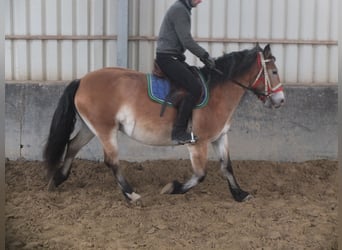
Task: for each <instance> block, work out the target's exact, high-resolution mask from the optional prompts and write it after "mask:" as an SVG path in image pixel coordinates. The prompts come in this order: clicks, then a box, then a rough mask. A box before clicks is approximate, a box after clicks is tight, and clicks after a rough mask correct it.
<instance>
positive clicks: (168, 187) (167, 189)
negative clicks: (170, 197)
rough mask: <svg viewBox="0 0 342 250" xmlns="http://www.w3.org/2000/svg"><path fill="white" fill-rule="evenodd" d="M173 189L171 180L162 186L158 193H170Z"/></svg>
mask: <svg viewBox="0 0 342 250" xmlns="http://www.w3.org/2000/svg"><path fill="white" fill-rule="evenodd" d="M173 189H174V186H173V182H170V183H168V184H166V185H165V186H164V187H163V188H162V190H161V191H160V194H172V192H173Z"/></svg>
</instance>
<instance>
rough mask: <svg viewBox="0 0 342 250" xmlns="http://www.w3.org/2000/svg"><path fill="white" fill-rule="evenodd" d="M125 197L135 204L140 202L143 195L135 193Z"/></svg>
mask: <svg viewBox="0 0 342 250" xmlns="http://www.w3.org/2000/svg"><path fill="white" fill-rule="evenodd" d="M125 195H126V197H127V198H128V200H129V201H130V202H131V203H134V202H136V201H138V200H140V198H141V195H139V194H137V193H135V192H132V193H131V194H128V193H126V194H125Z"/></svg>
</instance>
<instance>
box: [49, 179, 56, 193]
mask: <svg viewBox="0 0 342 250" xmlns="http://www.w3.org/2000/svg"><path fill="white" fill-rule="evenodd" d="M56 189H57V187H56V185H55V181H54V179H53V177H52V178H51V179H50V181H49V183H48V187H47V190H48V191H49V192H53V191H56Z"/></svg>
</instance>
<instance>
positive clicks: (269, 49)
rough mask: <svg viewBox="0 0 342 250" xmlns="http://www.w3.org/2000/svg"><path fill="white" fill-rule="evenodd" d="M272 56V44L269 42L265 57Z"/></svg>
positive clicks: (265, 49)
mask: <svg viewBox="0 0 342 250" xmlns="http://www.w3.org/2000/svg"><path fill="white" fill-rule="evenodd" d="M271 56H272V52H271V46H270V44H267V45H266V46H265V48H264V57H265V58H270V57H271Z"/></svg>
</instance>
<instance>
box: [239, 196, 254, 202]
mask: <svg viewBox="0 0 342 250" xmlns="http://www.w3.org/2000/svg"><path fill="white" fill-rule="evenodd" d="M253 198H254V197H253V195H251V194H249V195H247V196H246V197H245V198H244V199H243V200H242V202H245V201H249V200H252V199H253Z"/></svg>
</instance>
